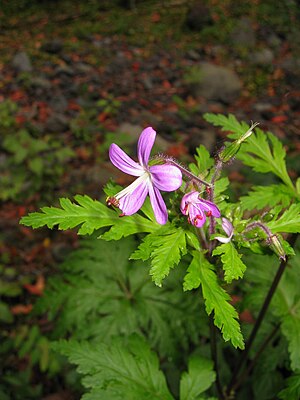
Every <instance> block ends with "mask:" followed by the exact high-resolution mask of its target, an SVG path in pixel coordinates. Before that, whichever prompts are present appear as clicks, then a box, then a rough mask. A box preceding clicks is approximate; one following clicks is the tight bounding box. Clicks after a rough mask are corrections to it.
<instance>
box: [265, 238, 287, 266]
mask: <svg viewBox="0 0 300 400" xmlns="http://www.w3.org/2000/svg"><path fill="white" fill-rule="evenodd" d="M267 243H268V244H269V245H270V247H271V249H272V250H273V251H274V253H275V254H277V256H278V257H279V258H280V259H281V260H283V261H286V254H285V251H284V249H283V247H282V244H281V241H280V239H279V237H278V236H277V235H271V236H269V237H268V239H267Z"/></svg>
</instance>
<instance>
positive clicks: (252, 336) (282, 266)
mask: <svg viewBox="0 0 300 400" xmlns="http://www.w3.org/2000/svg"><path fill="white" fill-rule="evenodd" d="M297 236H298V234H293V235H292V236H291V239H290V241H289V242H290V245H291V246H292V247H293V246H294V244H295V242H296V240H297ZM287 263H288V258H287V259H286V260H281V263H280V265H279V268H278V270H277V273H276V275H275V277H274V279H273V282H272V284H271V287H270V289H269V291H268V294H267V296H266V298H265V301H264V302H263V305H262V307H261V309H260V312H259V314H258V317H257V320H256V322H255V324H254V327H253V329H252V332H251V334H250V337H249V339H248V341H247V343H246V345H245V350H244V352H243V353H242V354H241V357H240V359H239V361H238V363H237V365H236V367H235V369H234V372H233V374H232V378H231V381H230V382H229V385H228V387H227V390H226V393H227V394H228V395H229V394H230V392H231V390H232V389H233V387H234V386H235V382H236V379H237V376H238V375H239V372H240V371H241V368H242V366H243V365H244V363H245V362H246V360H247V358H248V354H249V351H250V349H251V347H252V344H253V341H254V339H255V337H256V335H257V332H258V330H259V328H260V325H261V323H262V321H263V319H264V317H265V314H266V312H267V310H268V308H269V305H270V303H271V300H272V298H273V295H274V293H275V290H276V289H277V286H278V284H279V282H280V279H281V277H282V274H283V273H284V271H285V268H286V266H287Z"/></svg>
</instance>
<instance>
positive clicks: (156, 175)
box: [106, 127, 182, 225]
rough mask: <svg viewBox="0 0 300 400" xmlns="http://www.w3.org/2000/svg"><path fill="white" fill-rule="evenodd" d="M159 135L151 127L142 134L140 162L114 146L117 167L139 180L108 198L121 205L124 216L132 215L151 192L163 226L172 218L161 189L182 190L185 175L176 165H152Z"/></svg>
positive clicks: (108, 200)
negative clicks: (152, 153) (150, 160)
mask: <svg viewBox="0 0 300 400" xmlns="http://www.w3.org/2000/svg"><path fill="white" fill-rule="evenodd" d="M155 137H156V132H155V130H154V129H152V128H151V127H148V128H146V129H144V130H143V132H142V133H141V135H140V137H139V141H138V145H137V153H138V160H139V162H138V163H137V162H135V161H134V160H132V158H130V157H129V156H128V155H127V154H126V153H125V152H124V151H123V150H122V149H120V147H119V146H117V145H116V144H114V143H113V144H112V145H111V146H110V148H109V158H110V160H111V162H112V163H113V164H114V166H115V167H117V168H119V169H120V170H121V171H123V172H125V173H126V174H129V175H132V176H136V177H137V179H136V180H135V181H133V182H132V183H131V184H130V185H129V186H128V187H126V188H125V189H123V190H121V192H119V193H117V194H116V195H115V196H113V197H109V198H108V199H107V200H106V201H107V204H108V205H114V206H116V207H118V208H120V210H121V211H122V212H123V214H122V215H132V214H134V213H136V212H137V211H138V210H139V209H140V208H141V207H142V205H143V204H144V201H145V199H146V197H147V195H148V194H149V196H150V202H151V205H152V208H153V211H154V215H155V218H156V221H157V222H158V223H159V224H161V225H163V224H165V223H166V222H167V220H168V212H167V207H166V205H165V202H164V200H163V198H162V196H161V194H160V190H164V191H166V192H172V191H173V190H176V189H178V188H179V187H180V186H181V183H182V175H181V171H180V170H179V169H178V168H177V167H175V166H174V165H169V164H163V165H153V166H149V165H148V161H149V156H150V152H151V149H152V147H153V144H154V141H155Z"/></svg>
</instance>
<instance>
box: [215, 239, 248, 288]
mask: <svg viewBox="0 0 300 400" xmlns="http://www.w3.org/2000/svg"><path fill="white" fill-rule="evenodd" d="M213 255H214V256H216V255H221V261H222V264H223V269H224V271H225V275H224V279H225V282H227V283H231V282H232V280H233V279H239V278H242V277H243V276H244V272H245V271H246V265H245V264H244V263H243V261H242V260H241V257H242V255H241V254H239V253H238V252H237V250H236V249H235V247H234V245H233V243H232V242H229V243H223V244H221V245H220V246H218V247H216V248H215V249H214V251H213Z"/></svg>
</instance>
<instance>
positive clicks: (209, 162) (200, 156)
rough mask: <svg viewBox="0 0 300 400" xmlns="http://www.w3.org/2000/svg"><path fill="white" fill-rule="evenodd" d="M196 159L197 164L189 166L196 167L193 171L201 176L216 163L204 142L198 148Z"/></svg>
mask: <svg viewBox="0 0 300 400" xmlns="http://www.w3.org/2000/svg"><path fill="white" fill-rule="evenodd" d="M195 160H196V165H195V164H190V165H189V167H191V166H192V168H193V169H194V170H193V171H192V172H193V173H195V174H196V175H200V176H201V175H202V174H203V173H206V174H207V170H208V169H209V168H211V167H212V166H213V165H214V160H213V159H212V158H211V156H210V154H209V152H208V150H207V149H206V147H205V146H203V145H202V144H201V145H200V146H199V147H197V149H196V155H195ZM195 168H196V169H195Z"/></svg>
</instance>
